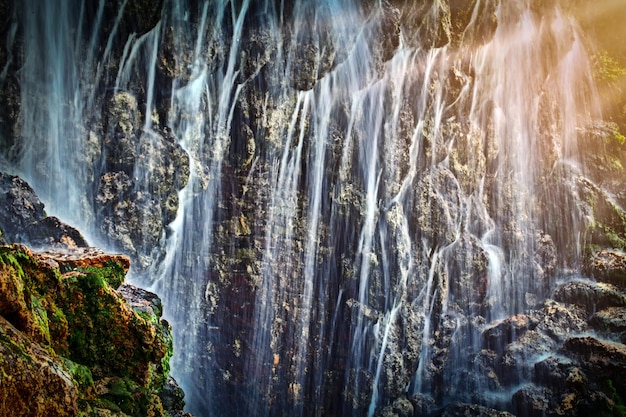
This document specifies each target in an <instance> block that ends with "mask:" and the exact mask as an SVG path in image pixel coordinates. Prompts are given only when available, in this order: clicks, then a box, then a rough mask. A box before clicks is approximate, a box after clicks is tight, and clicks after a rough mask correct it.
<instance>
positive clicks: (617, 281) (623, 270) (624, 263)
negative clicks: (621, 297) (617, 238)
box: [583, 249, 626, 289]
mask: <svg viewBox="0 0 626 417" xmlns="http://www.w3.org/2000/svg"><path fill="white" fill-rule="evenodd" d="M583 268H584V270H585V273H587V274H588V275H589V276H592V277H594V278H595V279H596V280H598V281H602V282H608V283H611V284H614V285H616V286H617V287H619V288H621V289H626V253H625V252H624V251H621V250H618V249H603V250H598V251H595V252H594V253H593V255H591V257H590V258H589V259H586V261H585V264H584V265H583Z"/></svg>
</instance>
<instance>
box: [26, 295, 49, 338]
mask: <svg viewBox="0 0 626 417" xmlns="http://www.w3.org/2000/svg"><path fill="white" fill-rule="evenodd" d="M30 305H31V310H32V313H33V314H32V317H33V319H34V322H35V324H36V326H37V327H36V330H37V333H38V334H39V335H40V337H41V338H42V340H40V342H43V343H45V344H46V345H50V325H49V322H48V312H47V311H46V309H45V308H44V306H43V302H42V299H41V298H39V297H35V296H33V295H31V297H30Z"/></svg>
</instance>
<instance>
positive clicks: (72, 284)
mask: <svg viewBox="0 0 626 417" xmlns="http://www.w3.org/2000/svg"><path fill="white" fill-rule="evenodd" d="M129 264H130V262H129V260H128V258H127V257H125V256H122V255H109V254H105V253H103V252H101V251H99V250H96V249H93V248H80V249H67V248H66V249H63V250H61V249H59V250H52V251H50V250H49V251H46V252H35V251H33V250H31V249H29V248H27V247H26V246H22V245H17V244H14V245H5V246H2V247H0V398H2V399H3V400H2V401H0V415H11V416H118V417H124V416H136V417H140V416H141V417H145V416H154V417H158V416H164V417H165V416H182V415H185V413H183V412H182V411H181V410H182V407H183V405H184V403H183V401H182V396H183V394H182V391H181V390H180V388H178V387H177V386H176V384H175V382H174V381H173V380H172V379H171V378H169V377H168V374H169V359H170V357H171V355H172V336H171V331H170V326H169V324H168V323H167V322H166V321H165V320H163V319H162V318H161V311H162V310H161V302H160V300H159V298H158V297H157V296H156V295H154V294H152V293H149V292H147V291H145V290H142V289H139V288H136V287H133V286H131V285H128V284H124V283H123V282H124V277H125V275H126V272H127V270H128V267H129Z"/></svg>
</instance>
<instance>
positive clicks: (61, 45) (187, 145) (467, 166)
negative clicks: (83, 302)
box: [13, 0, 597, 416]
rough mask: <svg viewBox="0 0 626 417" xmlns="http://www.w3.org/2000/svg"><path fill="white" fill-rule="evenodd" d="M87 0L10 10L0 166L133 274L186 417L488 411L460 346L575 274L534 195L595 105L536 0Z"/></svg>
mask: <svg viewBox="0 0 626 417" xmlns="http://www.w3.org/2000/svg"><path fill="white" fill-rule="evenodd" d="M105 3H107V2H105V1H103V0H102V1H100V2H99V3H98V4H97V5H95V4H93V5H92V4H90V3H89V2H86V1H81V0H75V1H60V0H59V1H46V2H40V1H36V0H29V1H22V2H15V9H16V15H17V16H18V17H19V19H18V22H19V25H20V28H21V31H22V32H23V37H24V44H23V50H24V62H23V66H22V68H21V69H20V72H19V77H20V87H21V100H20V101H21V113H20V121H19V125H20V129H21V131H20V138H19V141H18V143H16V145H15V147H14V150H13V151H14V156H13V158H14V159H15V170H16V171H17V172H18V173H20V174H21V175H23V176H24V177H25V178H26V179H28V181H29V182H30V183H31V184H32V185H33V187H34V188H35V190H36V191H37V192H38V193H39V194H40V196H41V197H42V200H43V201H44V202H45V204H46V207H47V210H48V211H49V212H50V213H52V214H55V215H57V216H59V217H61V218H62V219H63V220H65V221H67V222H69V223H72V224H74V225H76V226H77V227H79V228H81V230H82V231H83V232H84V233H85V234H86V235H87V236H88V237H89V239H90V242H92V243H93V244H98V245H102V246H105V247H108V248H109V249H110V250H120V251H125V252H128V253H129V254H131V255H132V256H133V257H134V259H136V260H137V265H136V266H133V270H132V275H131V277H130V279H131V280H132V281H133V282H136V283H138V284H140V285H143V286H146V287H149V288H150V289H151V290H153V291H155V292H156V293H157V294H158V295H159V296H160V297H161V298H162V299H163V304H164V308H165V316H166V317H167V319H168V320H169V321H170V322H171V323H172V325H173V331H174V336H175V338H174V340H175V342H174V343H175V355H174V358H173V359H172V373H173V375H174V377H175V378H176V379H177V380H178V382H179V383H180V384H181V386H182V387H183V388H184V390H185V392H186V401H187V408H188V410H189V411H190V412H192V413H194V414H195V415H196V416H209V415H258V416H261V415H267V416H270V415H292V416H296V415H301V416H309V415H311V416H313V415H315V416H317V415H363V416H365V415H367V416H374V415H375V414H376V413H377V412H378V411H379V410H380V409H381V408H382V407H384V406H388V405H390V404H391V403H393V402H394V401H395V400H396V399H400V398H405V399H406V398H428V399H429V401H430V400H432V402H433V403H434V404H437V406H443V405H445V404H448V403H450V402H453V401H466V402H475V403H478V404H483V405H487V406H494V407H502V408H507V407H508V408H510V406H509V405H507V400H504V401H502V400H501V398H503V397H506V395H507V392H508V391H507V389H508V388H507V387H504V388H503V387H494V386H489V384H488V383H487V382H485V381H486V378H485V377H484V375H481V374H480V370H478V368H477V365H476V358H477V357H478V356H479V355H480V354H481V350H482V349H483V348H484V347H485V344H484V342H483V339H482V334H483V332H484V331H485V330H486V329H489V328H490V326H493V325H494V324H496V323H498V321H499V320H502V319H505V318H507V317H510V316H514V315H516V314H519V313H522V312H524V311H525V310H527V309H529V308H532V307H533V306H534V305H536V304H537V303H538V302H541V301H542V300H544V299H545V298H546V297H547V296H548V295H549V291H550V289H551V286H552V284H553V282H554V281H555V279H556V277H558V276H559V274H560V273H561V271H566V270H570V269H576V268H579V265H578V262H579V260H580V247H581V242H580V241H579V239H580V237H579V236H580V231H581V230H582V227H583V224H582V216H583V214H582V213H580V212H579V210H578V208H577V207H575V206H574V205H573V204H571V202H570V200H568V199H567V198H565V197H564V196H563V195H560V194H559V193H558V192H556V191H555V192H554V193H552V192H550V184H552V183H551V181H554V178H555V177H557V176H558V177H559V178H565V180H563V183H567V182H568V181H574V179H575V178H576V176H577V175H579V174H580V172H581V168H580V166H579V164H578V162H577V154H578V149H577V142H578V133H577V132H578V130H579V128H580V127H581V126H583V125H584V124H586V123H588V122H589V121H590V120H591V118H592V117H593V116H594V114H593V112H594V108H596V107H597V105H596V103H594V101H593V100H594V87H593V83H592V81H591V79H592V77H591V70H590V62H589V58H588V57H587V54H586V52H585V47H584V42H583V39H582V37H581V35H580V32H579V29H578V27H577V24H576V22H575V21H574V19H573V18H571V17H569V16H568V15H567V13H566V12H565V11H564V10H563V9H562V8H561V7H560V6H559V4H558V2H550V3H551V4H550V5H543V6H537V5H534V3H535V2H531V1H530V0H510V1H495V0H477V1H473V2H467V3H468V8H467V10H463V11H462V13H461V12H455V11H454V10H453V8H452V6H450V5H448V4H447V3H445V2H440V1H433V2H423V3H422V4H418V3H416V4H414V5H410V4H404V5H403V6H398V8H396V7H395V6H392V4H394V3H396V2H379V1H376V2H358V1H341V2H340V1H335V0H320V1H316V2H309V1H305V0H299V1H294V2H287V1H271V0H264V1H251V0H242V1H234V0H221V1H212V2H209V1H205V2H202V1H200V2H198V1H191V0H189V1H175V0H164V1H163V2H162V3H163V4H162V8H161V10H159V11H158V15H155V17H154V19H153V22H152V24H150V25H147V26H145V27H133V26H132V25H131V23H129V22H133V24H138V23H136V22H135V20H133V19H130V20H129V19H128V18H127V17H126V16H127V15H128V13H136V12H137V8H136V7H137V6H136V3H137V2H136V1H133V0H124V1H119V2H114V3H116V4H117V3H119V4H117V5H116V7H115V8H113V9H112V8H111V6H110V5H109V6H106V5H105ZM361 3H362V4H361ZM400 3H402V2H400ZM409 3H410V2H409ZM431 3H432V4H431ZM531 3H533V4H531ZM469 6H471V7H469ZM537 8H539V9H541V10H538V9H537ZM454 13H457V14H454ZM459 16H461V17H459ZM453 18H456V19H459V20H460V21H462V22H463V24H464V26H463V27H464V29H463V30H462V31H461V32H460V33H454V30H457V31H458V29H453V28H452V26H453V25H452V24H451V23H450V19H453ZM420 22H421V23H420ZM446 24H447V26H446ZM128 25H131V26H130V28H129V27H128ZM442 28H443V29H442ZM165 152H167V153H165ZM170 155H176V159H170ZM107 187H109V188H107ZM103 190H112V191H110V192H108V193H107V192H104V191H103ZM131 201H132V202H133V203H132V204H134V205H132V204H131V203H130V202H131ZM554 213H567V216H565V217H564V218H560V217H559V219H558V220H559V221H558V222H557V223H555V222H554V219H555V217H554ZM125 222H126V223H125ZM131 223H132V224H135V223H136V225H135V226H132V225H131ZM132 227H135V229H132ZM131 229H132V230H134V231H133V232H131V231H130V230H131ZM132 233H136V234H137V236H139V237H133V236H131V235H132ZM552 248H556V250H557V251H558V252H559V255H558V259H557V260H556V261H555V262H554V263H555V264H556V265H555V266H554V265H553V266H551V267H547V266H545V265H543V264H541V263H540V261H539V260H538V259H539V258H541V256H543V255H541V254H542V253H545V251H548V250H551V249H552ZM560 252H562V253H560ZM491 348H493V349H494V350H496V351H497V349H498V347H497V346H496V347H491ZM515 382H516V383H517V382H523V381H515ZM509 397H510V395H509Z"/></svg>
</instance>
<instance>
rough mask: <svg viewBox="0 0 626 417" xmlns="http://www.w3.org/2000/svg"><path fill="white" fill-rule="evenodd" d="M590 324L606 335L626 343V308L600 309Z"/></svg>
mask: <svg viewBox="0 0 626 417" xmlns="http://www.w3.org/2000/svg"><path fill="white" fill-rule="evenodd" d="M589 324H590V325H591V326H592V327H593V329H594V330H595V331H597V332H598V333H599V334H601V335H603V336H604V337H607V338H609V339H613V340H617V341H621V342H622V343H626V308H624V307H609V308H606V309H604V310H601V311H598V312H597V313H595V314H594V315H593V316H592V317H591V319H590V320H589Z"/></svg>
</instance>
